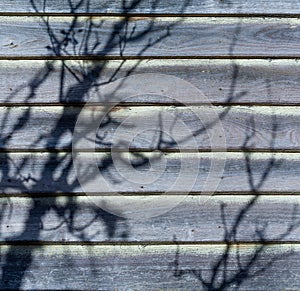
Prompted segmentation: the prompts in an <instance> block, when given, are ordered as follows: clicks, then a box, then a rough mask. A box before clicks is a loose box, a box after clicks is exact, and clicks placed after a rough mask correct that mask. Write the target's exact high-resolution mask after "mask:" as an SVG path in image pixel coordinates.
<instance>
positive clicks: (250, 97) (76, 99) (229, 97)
mask: <svg viewBox="0 0 300 291" xmlns="http://www.w3.org/2000/svg"><path fill="white" fill-rule="evenodd" d="M91 67H98V68H99V71H100V73H99V78H98V79H97V80H98V83H100V84H103V85H102V86H101V87H100V88H101V90H102V88H105V87H108V85H106V83H107V82H108V81H109V80H111V79H114V80H117V79H120V78H124V77H126V76H127V75H128V74H130V73H131V74H132V75H133V74H144V73H146V74H147V73H148V74H157V75H158V76H160V74H166V75H171V76H174V77H177V78H180V79H182V80H184V81H186V82H189V83H191V84H192V85H194V86H195V87H196V88H198V89H199V90H200V92H202V93H203V94H204V96H205V99H204V98H203V97H201V96H198V97H197V96H195V95H194V94H190V91H189V90H185V91H184V90H183V91H182V95H181V96H180V100H181V101H182V102H183V103H184V104H203V103H207V101H209V102H211V103H213V104H220V103H221V104H224V103H225V104H226V103H229V104H230V103H236V104H245V103H246V104H265V105H269V104H276V105H277V104H279V105H286V104H289V105H297V104H300V97H299V90H300V85H299V75H300V68H299V64H298V61H297V60H258V59H255V60H188V59H184V60H168V59H164V60H153V59H148V60H143V61H140V60H139V61H135V60H127V61H125V62H124V61H117V60H114V61H103V62H101V61H99V62H97V61H75V60H73V61H63V62H62V61H48V62H47V61H38V60H34V61H32V60H18V61H7V60H1V61H0V90H1V94H0V103H2V104H15V105H17V104H34V103H38V104H57V103H60V104H80V103H84V102H87V101H90V102H96V101H98V102H100V103H103V102H104V100H103V98H101V97H99V95H98V93H97V91H96V86H91V88H90V90H89V91H88V92H86V84H87V81H86V82H82V83H80V82H79V83H78V82H77V79H76V78H79V79H82V78H84V76H86V75H87V73H88V71H89V68H91ZM62 70H64V74H62ZM62 76H63V80H64V82H63V86H62V85H61V78H62ZM37 80H40V81H41V82H39V85H38V86H36V81H37ZM145 83H147V78H145ZM158 85H159V84H156V86H158ZM154 87H155V86H154ZM160 87H161V88H162V89H165V88H163V87H166V85H164V83H161V84H160ZM72 88H76V91H75V92H74V90H72ZM122 88H123V87H120V88H118V90H117V91H116V92H118V93H117V95H118V94H120V98H121V97H125V96H126V95H125V92H124V93H122ZM127 90H128V91H127V92H128V93H127V94H128V96H130V98H122V99H120V100H121V101H122V102H123V103H137V104H140V103H141V104H143V103H145V104H147V103H156V104H160V103H174V100H172V99H171V98H167V97H165V94H160V95H158V96H150V95H147V94H144V95H142V94H141V95H139V96H135V97H134V96H131V95H133V94H131V95H130V93H133V92H130V91H129V89H128V88H127ZM61 91H62V92H63V94H61ZM123 91H124V89H123ZM165 91H166V90H165ZM70 92H72V94H71V93H70ZM32 93H34V94H32ZM164 93H166V92H164ZM110 101H111V99H110V98H107V99H106V100H105V102H106V103H109V102H110ZM115 101H116V100H112V102H115Z"/></svg>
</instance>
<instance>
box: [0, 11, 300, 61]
mask: <svg viewBox="0 0 300 291" xmlns="http://www.w3.org/2000/svg"><path fill="white" fill-rule="evenodd" d="M299 25H300V20H298V19H294V18H230V17H229V18H222V19H220V18H213V17H210V18H196V17H189V18H184V19H182V18H174V17H173V18H159V17H156V18H145V17H135V18H133V19H131V20H129V21H128V20H126V18H118V17H115V18H109V17H93V18H87V17H79V18H74V17H73V18H72V17H47V18H46V19H43V18H41V17H1V19H0V31H1V34H0V36H1V41H0V57H1V58H9V57H16V58H19V57H27V58H30V57H47V56H48V57H49V56H56V57H59V56H65V57H72V56H80V57H84V56H86V57H89V58H91V57H100V58H101V57H109V56H111V57H120V56H121V57H135V58H137V57H147V56H148V57H163V56H166V57H222V56H224V57H231V56H240V57H291V58H292V57H299V56H300V48H299V34H300V28H299V27H300V26H299ZM70 28H71V31H70ZM68 31H69V32H68ZM100 37H101V41H100V40H99V38H100Z"/></svg>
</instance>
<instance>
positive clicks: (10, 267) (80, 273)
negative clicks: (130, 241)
mask: <svg viewBox="0 0 300 291" xmlns="http://www.w3.org/2000/svg"><path fill="white" fill-rule="evenodd" d="M1 257H3V261H2V263H1V265H2V280H1V288H3V289H21V290H36V289H39V290H49V289H50V290H53V289H69V290H70V289H72V290H79V289H80V290H87V289H89V290H99V287H101V289H109V290H112V289H118V290H119V289H121V290H123V289H124V288H125V289H139V290H140V289H177V290H178V289H184V290H199V289H207V286H210V289H211V290H237V287H238V288H241V289H243V290H286V289H290V290H297V289H299V288H300V283H299V280H298V277H299V275H300V271H299V270H300V247H299V245H275V246H251V245H250V246H244V245H234V246H231V247H226V246H225V245H215V246H212V245H178V246H176V245H171V246H170V245H163V246H160V245H158V246H157V245H147V246H145V245H143V246H141V245H137V246H123V245H122V246H85V245H79V246H68V245H63V246H45V247H39V246H13V247H1ZM4 258H6V261H5V259H4ZM283 266H284V267H283ZM202 282H203V283H202Z"/></svg>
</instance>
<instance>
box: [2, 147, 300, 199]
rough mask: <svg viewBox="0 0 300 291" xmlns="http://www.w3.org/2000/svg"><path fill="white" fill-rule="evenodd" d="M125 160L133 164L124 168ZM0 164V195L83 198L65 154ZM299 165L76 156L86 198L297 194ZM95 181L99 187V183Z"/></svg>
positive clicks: (240, 159) (260, 157)
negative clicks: (57, 194)
mask: <svg viewBox="0 0 300 291" xmlns="http://www.w3.org/2000/svg"><path fill="white" fill-rule="evenodd" d="M128 159H131V162H130V163H132V164H133V165H131V164H129V161H128ZM0 163H1V165H2V166H1V171H2V181H1V185H0V191H1V193H3V194H9V193H20V194H22V193H35V194H38V193H53V192H58V193H63V192H66V193H78V194H79V193H81V194H83V190H82V188H81V187H80V185H79V184H78V182H77V180H76V176H75V170H74V168H73V166H72V164H71V154H69V153H66V154H64V153H60V154H55V153H52V154H51V153H24V154H23V153H9V154H4V153H2V154H0ZM150 163H151V166H152V168H151V169H149V168H150ZM299 163H300V154H291V153H285V154H284V153H282V154H279V153H277V154H270V153H253V154H243V153H169V154H167V153H165V154H163V155H160V154H159V153H157V152H154V153H140V154H139V155H134V154H130V155H125V154H122V153H115V156H114V158H113V159H112V157H111V156H110V155H109V154H106V153H98V154H92V153H81V154H78V155H77V167H78V171H79V172H78V173H81V176H80V177H81V178H82V179H83V181H82V185H84V186H85V189H88V191H89V192H91V194H99V195H100V194H104V195H106V194H109V193H115V192H116V191H118V192H121V193H128V192H130V193H148V192H150V193H161V192H164V191H169V192H170V193H176V194H178V193H186V191H192V192H194V191H195V192H197V193H198V192H200V191H204V192H205V193H206V192H208V193H211V191H213V190H215V189H216V191H217V192H230V193H231V192H233V193H234V192H253V191H261V193H262V192H267V193H269V192H275V193H290V194H292V193H299V189H300V180H299V175H300V167H299ZM224 164H225V168H224V172H223V173H222V169H223V165H224ZM116 168H117V170H116ZM198 169H199V171H197V170H198ZM99 173H101V174H102V175H100V174H99ZM208 173H209V175H210V176H208ZM82 176H83V177H82ZM101 177H103V179H104V181H103V183H104V184H102V182H99V181H101V180H100V178H101ZM131 180H133V181H134V182H131ZM90 187H92V190H90V189H91V188H90ZM109 199H111V198H109V197H108V200H109ZM107 203H110V202H109V201H108V202H107ZM120 203H121V202H120Z"/></svg>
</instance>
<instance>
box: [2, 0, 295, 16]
mask: <svg viewBox="0 0 300 291" xmlns="http://www.w3.org/2000/svg"><path fill="white" fill-rule="evenodd" d="M185 3H186V4H185ZM299 7H300V5H299V3H298V1H291V0H283V1H279V0H276V1H272V2H270V1H267V0H253V1H241V0H231V1H213V0H205V1H201V0H192V1H183V2H174V1H170V0H167V1H166V0H164V1H162V0H160V1H157V0H150V1H146V0H138V1H129V0H126V1H121V0H117V1H97V0H90V1H67V0H63V1H59V2H57V1H54V2H53V1H50V2H44V1H42V0H34V1H26V0H17V1H16V0H15V1H8V2H4V3H2V4H1V6H0V9H1V12H2V13H4V12H10V13H26V12H31V13H36V12H40V13H43V12H46V13H105V14H109V13H143V14H151V13H155V14H156V13H157V14H181V15H184V14H219V15H220V14H229V15H230V14H234V13H237V14H287V15H289V14H299V13H300V8H299Z"/></svg>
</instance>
